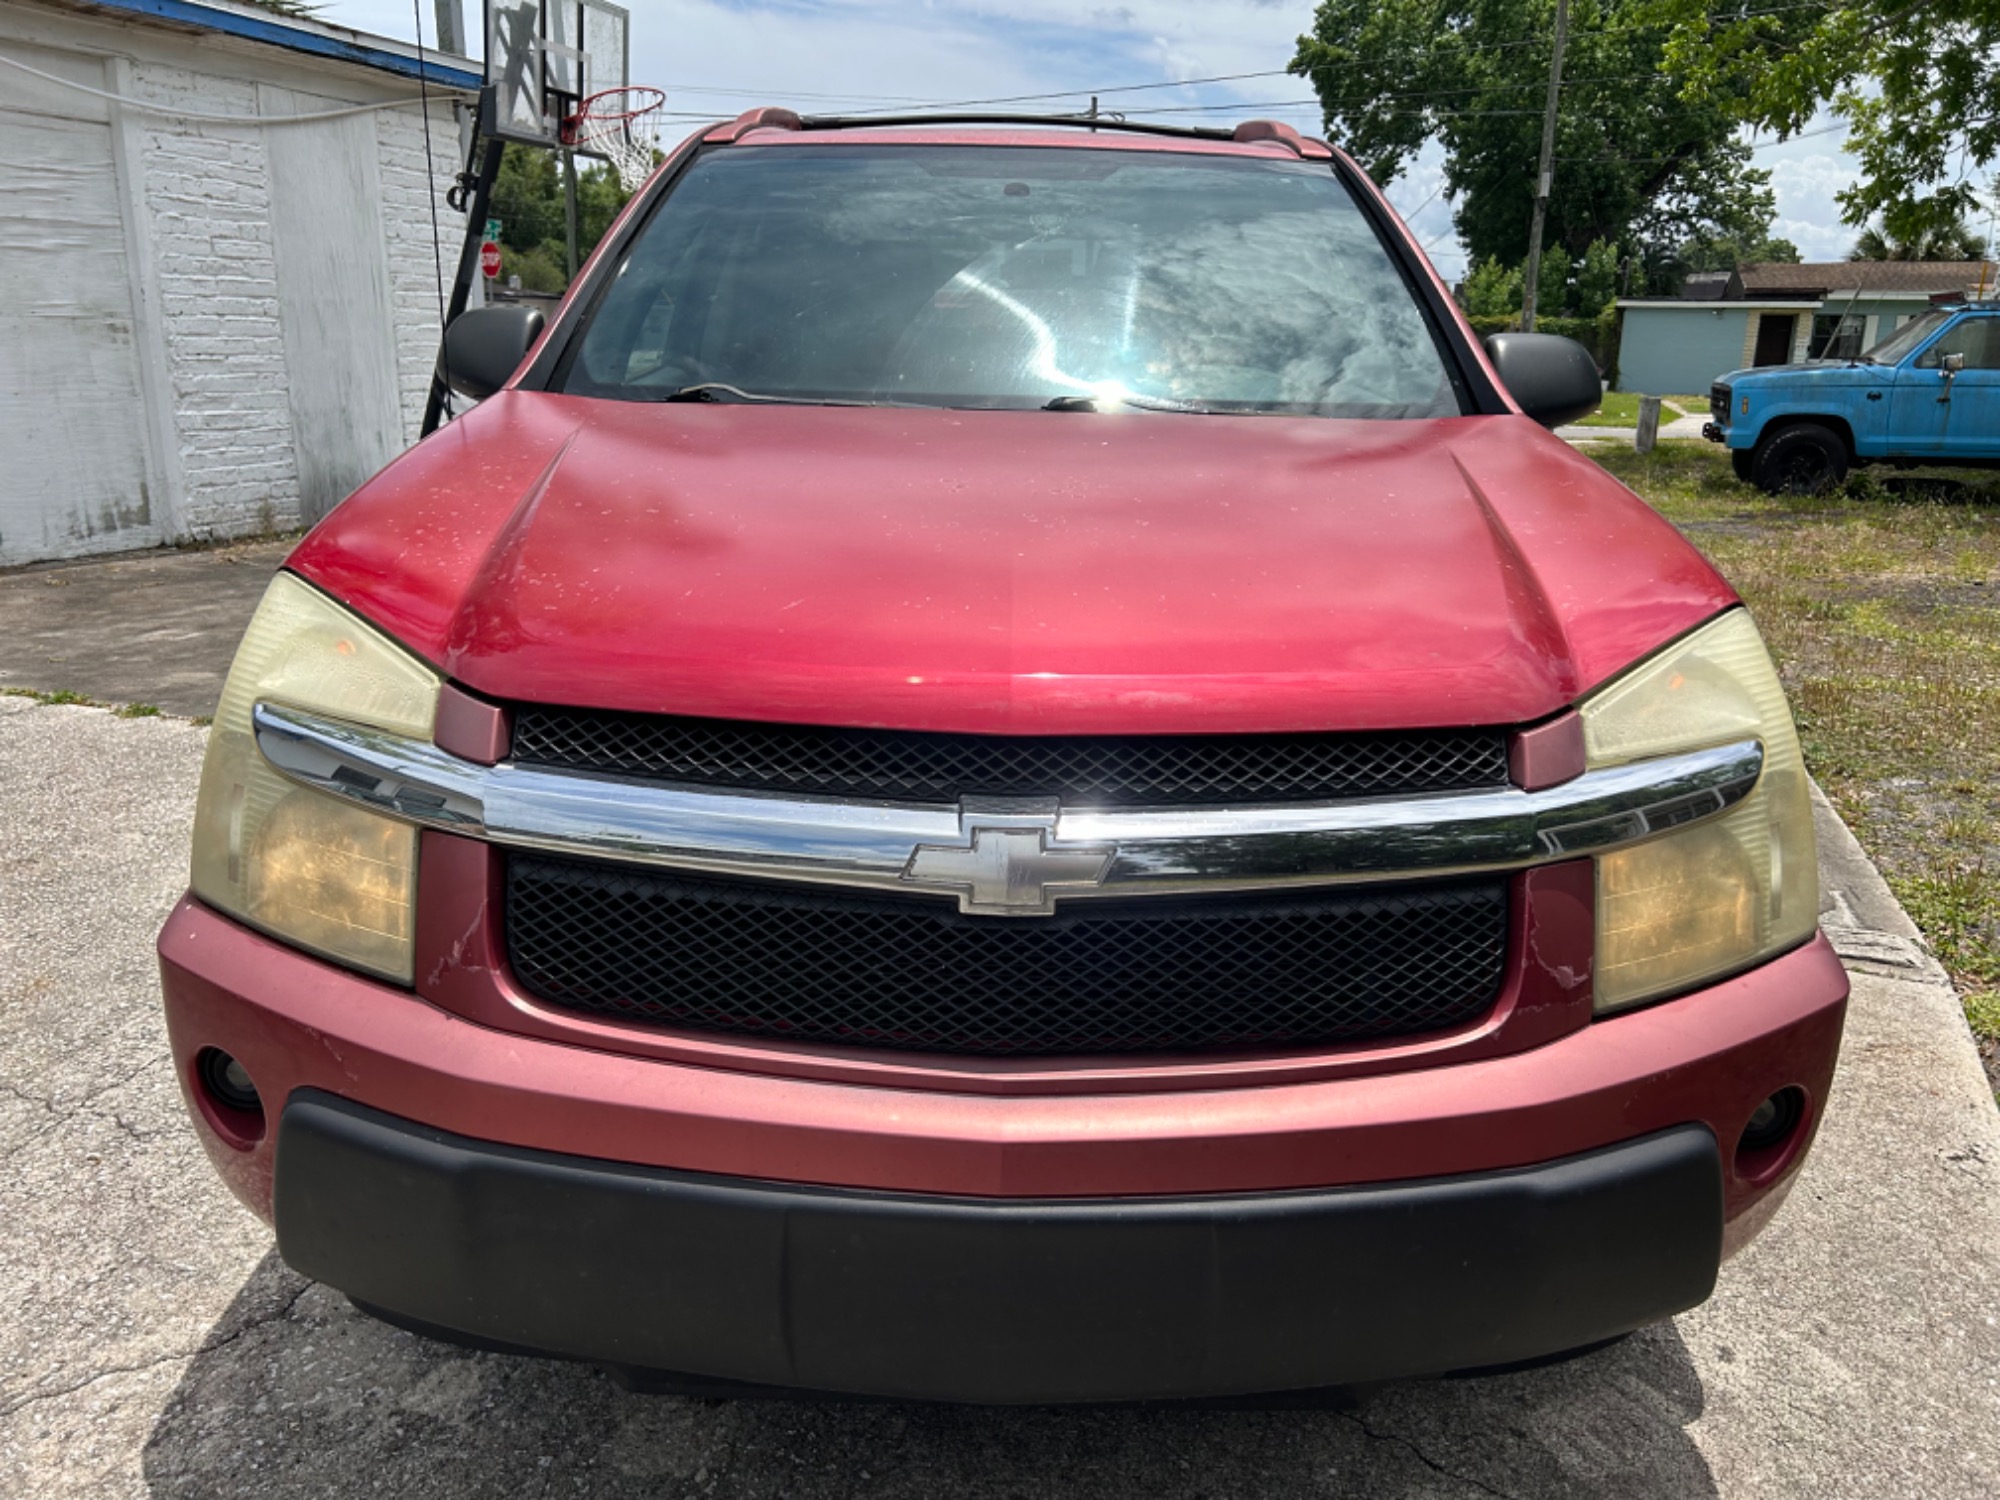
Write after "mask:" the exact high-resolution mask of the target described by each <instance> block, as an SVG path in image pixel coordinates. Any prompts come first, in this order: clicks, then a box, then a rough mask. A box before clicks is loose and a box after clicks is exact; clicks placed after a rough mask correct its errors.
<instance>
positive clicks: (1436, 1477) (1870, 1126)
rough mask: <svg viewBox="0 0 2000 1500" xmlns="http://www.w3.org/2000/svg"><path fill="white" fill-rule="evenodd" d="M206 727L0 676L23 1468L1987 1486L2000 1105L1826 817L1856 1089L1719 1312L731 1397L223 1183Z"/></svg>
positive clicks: (1999, 1463)
mask: <svg viewBox="0 0 2000 1500" xmlns="http://www.w3.org/2000/svg"><path fill="white" fill-rule="evenodd" d="M37 685H40V684H37ZM100 695H101V696H109V695H108V694H100ZM201 711H203V712H205V711H206V710H205V709H204V710H201ZM205 735H206V731H205V730H203V729H201V728H199V727H197V726H195V725H193V724H190V723H188V722H185V721H182V720H178V719H173V718H164V717H163V718H142V719H120V718H117V717H115V716H113V715H112V714H110V713H108V712H106V711H104V710H101V709H88V708H74V707H53V706H46V705H42V704H37V703H35V702H33V701H32V700H29V699H24V698H0V829H5V830H6V837H5V838H4V840H0V1157H4V1159H5V1162H6V1169H5V1171H4V1173H0V1495H6V1496H16V1495H18V1496H23V1497H26V1496H33V1497H37V1500H41V1497H58V1496H154V1497H167V1496H175V1497H181V1496H185V1497H200V1500H210V1497H236V1496H242V1497H256V1500H279V1497H290V1496H301V1497H304V1496H310V1497H314V1500H343V1497H358V1496H379V1495H393V1496H399V1497H426V1500H428V1497H440V1500H456V1497H473V1496H491V1495H496V1494H505V1495H507V1496H509V1497H530V1496H603V1497H608V1496H641V1495H644V1496H660V1495H673V1496H702V1497H706V1496H721V1497H734V1496H780V1495H788V1496H798V1497H819V1496H850V1495H853V1496H885V1497H888V1496H893V1497H932V1496H941V1495H950V1496H969V1497H988V1496H990V1497H994V1500H999V1497H1016V1496H1020V1497H1026V1496H1044V1495H1049V1496H1054V1495H1087V1496H1092V1497H1099V1496H1103V1497H1126V1496H1130V1497H1145V1500H1167V1497H1174V1500H1177V1497H1194V1496H1232V1495H1241V1496H1258V1497H1289V1496H1350V1495H1351V1496H1367V1497H1371V1500H1373V1497H1384V1500H1396V1497H1420V1496H1421V1497H1461V1496H1463V1497H1479V1496H1483V1497H1492V1496H1503V1497H1513V1500H1527V1497H1542V1496H1590V1497H1599V1496H1616V1497H1620V1500H1651V1497H1673V1500H1686V1497H1704V1496H1731V1497H1736V1496H1746V1497H1751V1496H1754V1497H1784V1496H1812V1497H1816V1500H1818V1497H1844V1496H1855V1497H1866V1500H1887V1497H1897V1496H1911V1497H1919V1496H1920V1497H1925V1500H1952V1497H1961V1496H1963V1497H1975V1496H1976V1497H1980V1500H1988V1497H1991V1496H1992V1495H1993V1494H1994V1493H1995V1488H1996V1484H1995V1476H1996V1475H2000V1327H1997V1326H1996V1317H2000V1113H1996V1111H1995V1109H1994V1107H1993V1102H1992V1099H1991V1096H1990V1095H1989V1094H1988V1092H1987V1090H1986V1086H1985V1081H1984V1077H1983V1075H1982V1073H1981V1070H1980V1067H1979V1064H1978V1062H1977V1060H1976V1058H1975V1055H1974V1052H1973V1048H1972V1042H1971V1038H1970V1034H1969V1033H1968V1031H1967V1029H1966V1025H1965V1020H1964V1018H1963V1015H1962V1013H1961V1012H1960V1009H1959V1006H1958V1004H1957V1002H1956V999H1955V997H1954V996H1953V995H1952V993H1951V991H1950V989H1949V987H1948V986H1947V985H1946V983H1945V982H1944V979H1943V976H1942V974H1941V973H1940V972H1939V971H1938V969H1937V967H1936V965H1935V964H1934V963H1933V962H1932V961H1931V960H1930V959H1929V957H1928V956H1927V955H1926V954H1925V953H1924V951H1923V949H1922V948H1921V946H1920V945H1919V944H1918V942H1917V941H1916V933H1915V930H1914V929H1913V928H1912V927H1911V926H1910V925H1909V923H1908V920H1907V918H1905V917H1904V916H1903V914H1902V912H1901V911H1900V910H1899V909H1898V908H1897V907H1896V905H1895V902H1894V901H1893V899H1892V898H1891V897H1890V895H1889V893H1888V891H1887V890H1886V888H1884V887H1883V885H1882V882H1881V880H1880V878H1879V877H1878V876H1877V875H1876V874H1875V872H1874V870H1873V869H1872V868H1871V867H1870V866H1869V864H1868V862H1867V860H1866V859H1865V858H1864V857H1863V856H1862V855H1861V853H1860V851H1859V849H1858V848H1856V847H1855V846H1854V845H1853V843H1852V841H1851V840H1849V839H1847V838H1846V836H1845V830H1843V829H1841V828H1840V827H1839V825H1838V823H1837V822H1835V821H1831V814H1830V813H1829V814H1825V816H1826V818H1827V819H1828V820H1829V821H1828V822H1827V824H1826V826H1825V828H1824V829H1823V832H1822V841H1823V845H1824V856H1825V857H1824V860H1823V865H1824V877H1825V883H1826V886H1827V890H1828V897H1827V903H1826V905H1827V919H1828V922H1829V926H1830V930H1831V931H1832V932H1833V934H1834V937H1835V940H1836V945H1837V946H1838V947H1839V948H1840V949H1841V951H1842V953H1843V955H1844V956H1845V957H1846V958H1847V959H1848V961H1849V966H1850V968H1851V970H1852V972H1853V974H1854V980H1855V991H1854V1001H1853V1006H1852V1009H1851V1011H1850V1016H1849V1022H1848V1031H1847V1042H1846V1046H1845V1049H1844V1052H1843V1056H1842V1059H1841V1066H1840V1072H1839V1077H1838V1080H1837V1083H1836V1088H1835V1095H1834V1098H1833V1100H1832V1101H1831V1105H1830V1108H1829V1112H1828V1115H1827V1119H1826V1123H1825V1127H1824V1129H1823V1130H1822V1132H1821V1135H1820V1141H1819V1145H1818V1148H1817V1150H1816V1151H1815V1153H1814V1155H1813V1157H1812V1159H1811V1162H1810V1164H1809V1165H1808V1167H1807V1168H1806V1170H1805V1173H1804V1174H1803V1176H1802V1178H1801V1180H1800V1182H1799V1184H1798V1186H1797V1187H1796V1188H1795V1189H1794V1191H1793V1192H1792V1194H1791V1196H1790V1198H1789V1200H1788V1201H1787V1202H1786V1204H1785V1206H1784V1207H1783V1209H1782V1210H1781V1211H1780V1213H1779V1215H1778V1217H1777V1219H1776V1221H1775V1222H1774V1223H1773V1225H1772V1226H1771V1228H1770V1229H1769V1230H1768V1231H1767V1232H1766V1233H1765V1235H1764V1236H1763V1237H1762V1238H1761V1239H1760V1240H1759V1241H1757V1243H1756V1244H1754V1245H1753V1246H1752V1247H1751V1248H1750V1249H1749V1250H1748V1251H1747V1252H1746V1253H1745V1254H1744V1255H1742V1256H1740V1257H1739V1258H1738V1259H1736V1260H1735V1261H1733V1262H1731V1263H1730V1264H1729V1265H1727V1266H1726V1267H1725V1268H1724V1270H1723V1274H1722V1281H1721V1286H1720V1288H1719V1290H1718V1291H1717V1293H1716V1295H1715V1297H1714V1298H1713V1299H1712V1300H1711V1301H1710V1302H1709V1303H1707V1304H1706V1305H1705V1306H1703V1307H1701V1308H1698V1309H1696V1310H1695V1311H1693V1312H1691V1313H1688V1314H1686V1315H1684V1316H1682V1317H1680V1318H1676V1319H1674V1320H1673V1321H1672V1322H1671V1323H1668V1324H1664V1325H1661V1326H1659V1327H1655V1328H1651V1329H1648V1330H1645V1331H1643V1332H1641V1333H1639V1334H1636V1335H1634V1336H1632V1337H1631V1338H1628V1339H1626V1340H1624V1341H1623V1342H1621V1343H1618V1344H1615V1345H1613V1346H1611V1347H1609V1348H1606V1349H1603V1350H1600V1351H1598V1352H1596V1353H1594V1354H1590V1355H1587V1356H1584V1357H1582V1358H1579V1359H1576V1360H1574V1361H1571V1362H1569V1363H1567V1364H1563V1365H1558V1366H1554V1367H1550V1368H1544V1369H1540V1370H1533V1371H1526V1372H1521V1373H1515V1374H1508V1375H1501V1376H1489V1377H1485V1378H1480V1379H1474V1380H1437V1381H1426V1382H1410V1383H1402V1384H1397V1385H1392V1386H1388V1387H1384V1388H1381V1389H1378V1390H1375V1391H1373V1392H1369V1393H1363V1394H1361V1395H1360V1396H1359V1397H1358V1399H1357V1400H1356V1401H1355V1402H1353V1403H1350V1404H1346V1405H1343V1404H1341V1403H1338V1402H1328V1403H1324V1404H1322V1405H1320V1406H1318V1407H1316V1408H1312V1409H1303V1410H1282V1409H1281V1410H1189V1409H1172V1408H1156V1409H1149V1410H1134V1409H1117V1408H1097V1409H1087V1410H1026V1411H1017V1410H979V1409H961V1408H951V1407H923V1406H911V1405H895V1404H879V1405H861V1404H837V1403H825V1404H803V1403H792V1402H741V1403H729V1402H723V1403H711V1402H701V1401H689V1400H682V1399H676V1398H667V1397H656V1396H640V1395H633V1394H629V1393H626V1392H624V1391H622V1390H620V1389H619V1388H618V1387H617V1386H615V1385H614V1384H612V1383H611V1381H609V1380H608V1379H607V1378H605V1377H604V1376H603V1375H601V1374H599V1373H597V1372H596V1371H594V1370H590V1369H587V1368H582V1367H576V1366H565V1365H560V1364H554V1363H548V1362H541V1361H532V1360H523V1359H517V1358H511V1357H506V1356H500V1355H488V1354H474V1353H468V1352H466V1351H464V1350H460V1349H456V1348H450V1347H446V1346H444V1345H440V1344H435V1343H432V1342H429V1341H427V1340H425V1339H422V1338H419V1337H416V1336H414V1335H411V1334H407V1333H403V1332H399V1331H395V1330H392V1329H389V1328H386V1327H384V1326H382V1325H380V1324H377V1323H375V1322H372V1321H371V1320H369V1319H367V1318H365V1317H363V1316H361V1315H360V1314H358V1313H356V1312H355V1311H353V1309H351V1308H350V1307H349V1306H348V1305H347V1304H346V1302H345V1301H344V1300H343V1299H342V1298H341V1297H339V1296H338V1295H336V1294H334V1293H332V1292H329V1291H327V1290H326V1289H324V1288H321V1287H317V1286H314V1285H312V1284H310V1283H308V1282H305V1281H303V1280H302V1279H300V1278H299V1277H297V1276H295V1275H294V1274H292V1273H291V1272H290V1271H289V1270H287V1269H286V1268H285V1267H284V1266H283V1265H282V1264H281V1263H279V1261H278V1260H277V1259H276V1257H275V1255H274V1254H273V1252H272V1248H271V1236H270V1234H269V1232H268V1231H267V1230H266V1229H265V1228H264V1227H263V1226H262V1225H261V1224H259V1223H258V1222H257V1221H256V1220H254V1219H253V1218H252V1217H251V1216H250V1215H249V1214H247V1213H245V1212H244V1211H243V1210H242V1209H241V1208H239V1207H238V1206H237V1205H236V1203H235V1201H234V1200H233V1199H232V1198H230V1197H229V1195H228V1194H227V1193H226V1192H225V1191H224V1190H223V1188H222V1187H221V1185H220V1184H219V1183H218V1182H217V1181H216V1179H215V1177H214V1175H213V1173H212V1172H211V1171H210V1169H209V1166H208V1163H207V1161H206V1159H205V1158H204V1156H203V1154H202V1152H201V1150H200V1148H199V1147H198V1145H197V1144H196V1142H195V1139H194V1136H193V1134H192V1133H191V1131H190V1130H189V1128H188V1126H187V1124H186V1123H185V1121H184V1118H183V1116H182V1112H181V1104H180V1100H179V1098H178V1095H177V1091H176V1087H175V1084H174V1081H173V1078H172V1077H171V1074H170V1069H169V1067H168V1062H167V1049H166V1038H165V1034H164V1029H163V1027H162V1024H161V1021H160V1015H159V998H158V990H157V982H156V979H155V974H154V967H153V955H152V939H153V934H154V932H155V931H156V929H157V928H158V926H159V923H160V922H161V920H162V919H163V918H164V917H165V915H166V913H167V911H168V909H169V908H170V906H171V905H172V903H173V901H174V900H175V898H176V897H177V896H178V894H179V892H180V889H181V886H182V884H183V881H184V879H185V869H186V861H187V847H186V839H187V828H188V822H189V817H190V814H191V810H192V804H193V798H194V786H195V777H196V771H197V769H198V766H199V763H200V758H201V754H202V748H203V744H204V740H205ZM1823 811H1824V810H1823ZM1329 1274H1338V1268H1329Z"/></svg>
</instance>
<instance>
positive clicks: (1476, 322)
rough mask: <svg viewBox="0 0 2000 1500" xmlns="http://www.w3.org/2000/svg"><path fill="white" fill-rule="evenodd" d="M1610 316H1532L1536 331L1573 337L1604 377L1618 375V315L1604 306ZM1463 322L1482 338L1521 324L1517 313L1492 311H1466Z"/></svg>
mask: <svg viewBox="0 0 2000 1500" xmlns="http://www.w3.org/2000/svg"><path fill="white" fill-rule="evenodd" d="M1606 311H1607V312H1610V313H1611V314H1612V316H1610V317H1606V316H1604V315H1603V314H1599V315H1598V316H1597V317H1595V318H1541V317H1538V318H1536V319H1535V332H1537V333H1553V334H1558V335H1560V336H1561V337H1563V338H1566V339H1575V340H1576V341H1577V342H1578V343H1579V344H1581V345H1583V347H1584V348H1586V349H1588V350H1589V351H1590V357H1591V358H1592V359H1594V360H1596V361H1597V369H1598V373H1600V374H1601V375H1603V376H1604V377H1605V378H1606V379H1608V380H1612V381H1614V382H1615V381H1616V380H1617V378H1618V319H1617V316H1616V309H1606ZM1466 322H1468V323H1470V324H1471V325H1472V331H1473V332H1474V333H1476V334H1478V335H1479V336H1480V337H1481V338H1482V339H1483V338H1485V337H1486V336H1487V335H1488V334H1490V333H1512V332H1513V331H1514V330H1515V329H1516V328H1518V327H1519V326H1520V323H1521V320H1520V319H1519V318H1517V317H1501V316H1497V315H1495V314H1491V313H1486V314H1468V315H1467V317H1466Z"/></svg>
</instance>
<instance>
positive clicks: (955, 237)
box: [563, 145, 1460, 418]
mask: <svg viewBox="0 0 2000 1500" xmlns="http://www.w3.org/2000/svg"><path fill="white" fill-rule="evenodd" d="M697 386H698V387H702V388H703V389H701V390H698V391H697V390H691V389H690V388H691V387H697ZM563 388H564V389H565V390H568V391H571V392H575V393H578V394H583V395H592V396H608V397H615V398H621V399H625V400H662V399H666V398H667V397H669V396H672V395H674V394H675V393H676V392H679V393H681V395H682V397H683V398H688V397H695V396H705V397H707V398H709V399H732V400H741V399H745V398H746V397H756V398H779V399H792V400H802V401H809V400H835V401H861V402H885V403H888V402H894V403H913V404H919V405H926V406H952V407H1040V406H1045V405H1048V404H1049V403H1050V402H1051V401H1054V402H1056V403H1057V405H1058V406H1061V405H1065V404H1068V405H1073V406H1083V407H1087V406H1089V405H1090V404H1091V403H1092V402H1093V401H1115V400H1118V399H1120V398H1121V397H1125V396H1129V397H1130V398H1131V399H1132V400H1133V401H1134V403H1136V404H1140V405H1145V404H1149V403H1150V404H1154V405H1157V406H1161V407H1164V408H1166V409H1168V410H1181V409H1186V410H1208V411H1232V412H1235V411H1242V412H1284V413H1296V414H1307V415H1319V416H1330V417H1375V418H1382V417H1433V416H1456V415H1458V413H1459V411H1460V407H1459V403H1458V400H1457V398H1456V396H1455V395H1454V394H1453V390H1452V386H1451V383H1450V381H1449V380H1448V379H1447V377H1446V373H1445V365H1444V362H1443V359H1442V357H1441V355H1440V354H1439V351H1438V347H1437V343H1436V341H1435V339H1434V338H1433V336H1432V332H1431V328H1430V325H1429V323H1428V321H1427V319H1426V318H1425V315H1424V313H1423V311H1422V310H1421V308H1420V307H1419V306H1418V303H1417V300H1416V297H1415V295H1414V294H1413V293H1412V292H1411V290H1410V289H1409V287H1408V286H1407V285H1406V284H1405V282H1404V280H1403V278H1402V277H1401V276H1400V275H1399V274H1398V272H1397V270H1396V267H1395V265H1394V264H1393V262H1392V261H1391V260H1390V257H1389V253H1388V251H1387V250H1386V249H1385V248H1384V246H1383V244H1382V242H1381V240H1380V238H1379V237H1378V236H1377V235H1376V233H1375V231H1374V230H1373V229H1372V228H1371V227H1370V225H1369V223H1368V220H1367V219H1366V218H1365V217H1364V216H1363V214H1362V211H1361V208H1360V206H1359V205H1358V204H1357V203H1356V202H1355V200H1354V197H1353V195H1352V194H1351V193H1349V191H1348V190H1347V188H1346V187H1345V186H1343V185H1342V183H1341V182H1340V180H1339V179H1338V178H1337V177H1335V176H1334V174H1333V171H1332V169H1331V166H1330V164H1328V163H1324V162H1319V163H1309V162H1283V161H1259V160H1255V159H1246V158H1241V157H1222V156H1201V155H1196V154H1192V153H1172V154H1170V153H1165V152H1150V151H1148V152H1135V151H1103V150H1094V149H1089V148H1036V147H993V146H986V147H975V146H964V147H961V146H856V145H847V146H786V147H766V148H761V149H760V148H757V147H732V148H730V149H728V150H725V151H714V152H709V153H707V154H706V155H704V156H702V157H701V158H699V159H698V160H697V161H696V162H695V163H694V165H693V166H692V167H691V168H690V169H689V170H688V172H687V173H686V175H685V176H684V177H683V178H682V180H681V181H680V182H679V183H677V184H676V185H675V186H674V188H673V190H672V193H671V195H670V196H669V197H668V199H667V200H666V201H665V203H664V204H663V205H661V207H660V208H659V209H658V210H657V211H656V212H655V213H654V214H653V216H652V219H651V221H650V222H649V223H648V224H646V226H645V227H644V228H643V229H642V230H641V231H640V233H639V235H638V237H637V238H636V240H635V241H634V242H633V243H632V245H631V246H630V248H629V250H628V252H627V254H626V256H625V260H624V263H623V264H622V265H620V266H619V267H618V270H617V274H616V278H615V280H614V282H613V283H612V286H611V289H610V290H609V291H608V292H607V293H606V294H605V295H604V296H603V297H602V298H601V299H600V300H599V303H598V305H597V306H596V308H595V309H593V311H592V313H591V316H590V320H589V323H588V324H587V326H586V327H585V329H584V332H583V336H582V340H581V344H580V345H579V346H578V347H577V353H576V357H575V358H574V360H573V362H572V363H571V365H570V367H569V370H568V372H567V374H566V376H565V377H564V386H563ZM1063 398H1067V402H1065V401H1064V399H1063Z"/></svg>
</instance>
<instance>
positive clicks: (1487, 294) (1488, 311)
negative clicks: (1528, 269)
mask: <svg viewBox="0 0 2000 1500" xmlns="http://www.w3.org/2000/svg"><path fill="white" fill-rule="evenodd" d="M1521 289H1522V278H1521V269H1520V267H1518V266H1509V265H1503V264H1502V263H1501V261H1500V259H1499V257H1498V256H1488V257H1487V258H1486V259H1485V260H1482V261H1480V262H1479V263H1478V264H1477V265H1475V266H1474V267H1473V268H1472V269H1471V270H1470V271H1468V272H1467V273H1466V276H1465V293H1464V294H1465V310H1466V311H1467V312H1469V313H1471V314H1472V315H1473V316H1474V317H1475V318H1480V317H1485V318H1500V317H1505V316H1507V315H1508V314H1509V313H1517V312H1519V311H1520V310H1521Z"/></svg>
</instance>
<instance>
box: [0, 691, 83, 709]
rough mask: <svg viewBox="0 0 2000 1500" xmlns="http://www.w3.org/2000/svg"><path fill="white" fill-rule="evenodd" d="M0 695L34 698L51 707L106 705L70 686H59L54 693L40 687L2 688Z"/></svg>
mask: <svg viewBox="0 0 2000 1500" xmlns="http://www.w3.org/2000/svg"><path fill="white" fill-rule="evenodd" d="M0 697H7V698H32V699H34V700H35V702H37V703H40V704H43V705H45V706H49V707H61V706H63V705H65V704H75V705H79V706H81V707H84V708H102V707H104V705H103V704H101V703H99V702H98V701H97V700H96V699H95V698H91V697H87V696H85V695H84V694H82V693H72V692H71V691H70V690H69V689H68V688H58V689H56V691H54V692H52V693H45V692H43V691H41V690H40V689H39V688H21V687H10V688H0Z"/></svg>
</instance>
